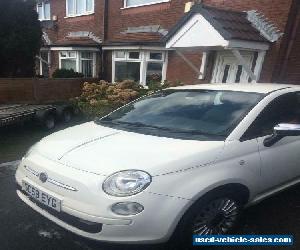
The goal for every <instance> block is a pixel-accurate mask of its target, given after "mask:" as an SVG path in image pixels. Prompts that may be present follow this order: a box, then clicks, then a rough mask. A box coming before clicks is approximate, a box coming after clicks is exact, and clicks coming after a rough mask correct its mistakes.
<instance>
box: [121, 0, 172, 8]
mask: <svg viewBox="0 0 300 250" xmlns="http://www.w3.org/2000/svg"><path fill="white" fill-rule="evenodd" d="M170 1H171V0H162V1H160V2H152V3H146V4H140V5H133V6H127V7H122V8H120V9H121V10H127V9H132V8H138V7H147V6H151V5H156V4H161V3H168V2H170Z"/></svg>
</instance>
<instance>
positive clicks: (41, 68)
mask: <svg viewBox="0 0 300 250" xmlns="http://www.w3.org/2000/svg"><path fill="white" fill-rule="evenodd" d="M41 52H47V54H48V57H47V63H48V65H47V67H48V70H49V65H50V62H51V61H50V60H51V58H50V56H51V53H50V50H48V51H43V50H41V51H40V59H39V70H40V75H42V73H43V61H42V60H41V59H42V53H41Z"/></svg>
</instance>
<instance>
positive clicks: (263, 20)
mask: <svg viewBox="0 0 300 250" xmlns="http://www.w3.org/2000/svg"><path fill="white" fill-rule="evenodd" d="M299 2H300V1H297V0H285V1H283V0H251V1H248V0H202V1H199V0H198V1H187V0H185V1H184V0H48V1H42V0H40V1H39V2H38V3H37V10H38V13H39V17H40V20H41V23H42V26H43V27H44V44H45V45H44V47H43V48H42V50H41V55H40V57H39V58H40V65H39V66H40V72H41V73H42V74H43V75H47V74H48V75H50V76H51V73H52V72H53V70H55V69H56V68H72V69H74V70H75V71H78V72H82V73H84V75H85V76H86V77H90V76H93V77H95V76H98V77H100V78H102V79H106V80H109V81H112V82H115V81H119V80H123V79H133V80H135V81H137V82H140V83H141V84H142V85H147V84H148V83H149V82H151V80H153V79H154V80H161V81H164V80H169V81H181V82H184V83H187V84H189V83H201V82H205V83H207V82H222V83H230V82H236V83H240V82H285V83H298V82H300V59H299V55H300V46H298V45H300V44H299V43H300V26H299V20H300V12H299V7H300V3H299ZM48 69H49V70H48ZM44 71H47V72H45V73H43V72H44Z"/></svg>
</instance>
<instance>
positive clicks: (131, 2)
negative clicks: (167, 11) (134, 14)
mask: <svg viewBox="0 0 300 250" xmlns="http://www.w3.org/2000/svg"><path fill="white" fill-rule="evenodd" d="M169 1H170V0H124V7H125V8H126V7H137V6H143V5H151V4H156V3H164V2H169Z"/></svg>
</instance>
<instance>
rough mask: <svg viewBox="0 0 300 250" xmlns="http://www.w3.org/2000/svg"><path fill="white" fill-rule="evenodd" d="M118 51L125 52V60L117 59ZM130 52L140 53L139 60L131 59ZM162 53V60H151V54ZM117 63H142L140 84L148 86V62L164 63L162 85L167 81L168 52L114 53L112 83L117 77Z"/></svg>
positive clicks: (126, 51)
mask: <svg viewBox="0 0 300 250" xmlns="http://www.w3.org/2000/svg"><path fill="white" fill-rule="evenodd" d="M118 51H124V52H125V57H124V58H117V57H116V54H117V52H118ZM129 52H139V53H140V58H139V59H131V58H129ZM151 52H153V53H162V59H161V60H154V59H150V53H151ZM116 62H140V84H141V85H143V86H146V84H147V83H146V77H147V67H148V62H154V63H162V81H161V82H162V83H163V82H164V81H165V80H166V73H167V66H168V52H167V51H161V50H150V51H149V50H147V51H144V50H115V51H113V53H112V82H115V79H116V76H115V73H116Z"/></svg>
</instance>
